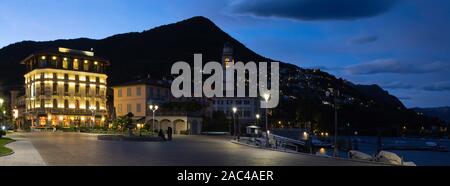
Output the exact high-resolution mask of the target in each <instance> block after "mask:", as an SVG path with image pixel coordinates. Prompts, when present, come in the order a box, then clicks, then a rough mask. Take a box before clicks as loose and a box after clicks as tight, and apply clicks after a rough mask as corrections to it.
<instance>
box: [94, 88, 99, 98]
mask: <svg viewBox="0 0 450 186" xmlns="http://www.w3.org/2000/svg"><path fill="white" fill-rule="evenodd" d="M95 95H97V96H98V95H100V87H95Z"/></svg>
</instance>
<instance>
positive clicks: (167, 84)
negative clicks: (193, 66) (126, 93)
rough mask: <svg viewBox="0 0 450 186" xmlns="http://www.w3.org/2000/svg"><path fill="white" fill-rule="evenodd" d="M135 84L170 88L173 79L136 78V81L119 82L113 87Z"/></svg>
mask: <svg viewBox="0 0 450 186" xmlns="http://www.w3.org/2000/svg"><path fill="white" fill-rule="evenodd" d="M133 85H152V86H158V87H165V88H170V86H171V81H168V80H157V79H150V78H144V79H139V80H135V81H130V82H126V83H122V84H118V85H115V86H112V87H113V88H114V87H126V86H133Z"/></svg>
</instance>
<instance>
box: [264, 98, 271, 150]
mask: <svg viewBox="0 0 450 186" xmlns="http://www.w3.org/2000/svg"><path fill="white" fill-rule="evenodd" d="M263 98H264V100H265V101H266V146H268V145H269V119H268V115H269V111H268V110H269V109H268V105H269V99H270V94H269V93H266V94H264V95H263Z"/></svg>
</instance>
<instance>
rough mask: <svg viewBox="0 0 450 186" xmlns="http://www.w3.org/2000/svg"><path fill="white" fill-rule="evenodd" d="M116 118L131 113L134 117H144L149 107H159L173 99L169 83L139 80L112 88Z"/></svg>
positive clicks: (148, 111)
mask: <svg viewBox="0 0 450 186" xmlns="http://www.w3.org/2000/svg"><path fill="white" fill-rule="evenodd" d="M113 90H114V108H115V110H116V116H124V115H126V114H128V113H130V112H131V113H133V115H134V116H135V117H145V116H147V115H148V114H149V113H150V112H152V111H150V109H149V107H148V106H149V105H152V104H153V105H161V104H163V103H165V102H168V101H170V100H172V99H173V96H172V93H170V82H168V81H165V80H153V79H149V78H146V79H141V80H137V81H132V82H128V83H124V84H121V85H117V86H113Z"/></svg>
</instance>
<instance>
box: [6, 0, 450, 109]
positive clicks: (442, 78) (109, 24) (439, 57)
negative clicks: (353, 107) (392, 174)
mask: <svg viewBox="0 0 450 186" xmlns="http://www.w3.org/2000/svg"><path fill="white" fill-rule="evenodd" d="M193 16H205V17H208V18H209V19H211V20H212V21H213V22H215V23H216V24H217V25H218V26H219V27H221V28H222V29H223V30H224V31H225V32H227V33H229V34H230V35H231V36H232V37H234V38H236V39H237V40H239V41H241V42H242V43H243V44H245V45H246V46H247V47H249V48H250V49H252V50H254V51H255V52H257V53H259V54H261V55H263V56H266V57H269V58H272V59H277V60H280V61H283V62H288V63H293V64H296V65H299V66H300V67H308V68H310V67H314V68H321V69H323V70H325V71H327V72H330V73H332V74H334V75H336V76H337V77H342V78H344V79H348V80H350V81H352V82H354V83H358V84H379V85H380V86H382V87H383V88H385V89H386V90H388V91H389V92H390V93H391V94H393V95H395V96H397V97H398V98H400V99H401V100H402V102H403V103H404V104H405V105H406V106H407V107H416V106H420V107H437V106H448V105H450V1H448V0H432V1H425V0H365V1H364V0H340V1H337V0H284V1H280V0H246V1H240V0H169V1H151V0H132V1H125V0H63V1H61V0H14V1H11V0H0V47H4V46H7V45H9V44H12V43H15V42H19V41H23V40H35V41H46V40H55V39H72V38H79V37H88V38H93V39H102V38H104V37H108V36H111V35H114V34H118V33H125V32H135V31H144V30H148V29H151V28H153V27H155V26H159V25H163V24H169V23H173V22H178V21H181V20H183V19H187V18H190V17H193Z"/></svg>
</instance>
